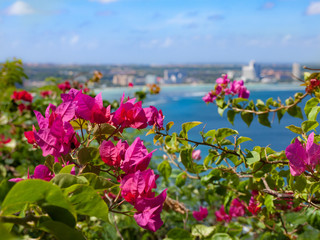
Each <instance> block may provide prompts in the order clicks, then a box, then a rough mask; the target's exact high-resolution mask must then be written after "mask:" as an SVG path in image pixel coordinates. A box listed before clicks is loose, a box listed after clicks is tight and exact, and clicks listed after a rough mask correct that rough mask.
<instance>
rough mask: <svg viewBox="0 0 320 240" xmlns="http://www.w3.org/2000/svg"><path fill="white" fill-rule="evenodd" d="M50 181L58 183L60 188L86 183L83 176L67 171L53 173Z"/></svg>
mask: <svg viewBox="0 0 320 240" xmlns="http://www.w3.org/2000/svg"><path fill="white" fill-rule="evenodd" d="M51 182H53V183H54V184H56V185H58V186H59V187H60V188H68V187H70V186H72V185H74V184H88V181H87V179H85V178H84V177H78V176H74V175H72V174H69V173H59V174H57V175H55V177H54V178H53V179H51Z"/></svg>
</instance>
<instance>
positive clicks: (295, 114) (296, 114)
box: [287, 106, 303, 119]
mask: <svg viewBox="0 0 320 240" xmlns="http://www.w3.org/2000/svg"><path fill="white" fill-rule="evenodd" d="M287 112H288V113H289V114H290V115H291V116H292V117H296V118H300V119H303V115H302V112H301V108H300V107H299V106H294V107H291V108H289V109H288V110H287Z"/></svg>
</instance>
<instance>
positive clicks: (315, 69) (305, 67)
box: [303, 66, 320, 71]
mask: <svg viewBox="0 0 320 240" xmlns="http://www.w3.org/2000/svg"><path fill="white" fill-rule="evenodd" d="M303 68H304V69H308V70H312V71H320V69H319V68H309V67H307V66H303Z"/></svg>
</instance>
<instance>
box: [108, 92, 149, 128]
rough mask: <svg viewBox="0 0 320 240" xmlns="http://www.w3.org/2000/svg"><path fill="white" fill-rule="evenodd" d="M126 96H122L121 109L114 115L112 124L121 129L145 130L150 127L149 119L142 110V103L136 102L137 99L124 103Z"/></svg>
mask: <svg viewBox="0 0 320 240" xmlns="http://www.w3.org/2000/svg"><path fill="white" fill-rule="evenodd" d="M124 98H125V96H124V94H123V96H122V99H121V102H120V107H119V108H118V109H117V110H116V111H115V112H114V113H113V116H112V122H113V123H114V124H115V125H116V126H121V128H122V129H123V128H127V127H131V128H136V129H143V128H146V127H147V126H148V123H147V122H148V119H147V117H146V114H145V112H144V110H143V108H142V103H141V102H137V103H134V102H135V100H136V99H135V98H133V99H129V100H128V101H127V102H125V103H124Z"/></svg>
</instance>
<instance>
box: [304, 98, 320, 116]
mask: <svg viewBox="0 0 320 240" xmlns="http://www.w3.org/2000/svg"><path fill="white" fill-rule="evenodd" d="M319 102H320V100H319V99H318V98H311V99H309V100H308V101H307V102H306V105H305V106H304V112H305V113H306V116H307V118H308V119H309V120H316V119H310V116H309V114H310V112H311V111H312V109H313V108H314V107H316V106H317V105H318V104H319Z"/></svg>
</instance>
